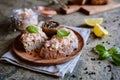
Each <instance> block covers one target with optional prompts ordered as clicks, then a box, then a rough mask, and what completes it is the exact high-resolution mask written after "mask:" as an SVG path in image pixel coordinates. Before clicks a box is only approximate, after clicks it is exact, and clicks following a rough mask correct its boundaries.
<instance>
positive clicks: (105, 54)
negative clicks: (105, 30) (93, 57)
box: [94, 44, 110, 59]
mask: <svg viewBox="0 0 120 80" xmlns="http://www.w3.org/2000/svg"><path fill="white" fill-rule="evenodd" d="M94 51H95V52H96V53H98V54H99V58H100V59H107V58H109V57H110V54H109V52H108V51H107V50H106V48H105V46H104V45H102V44H98V45H96V47H95V48H94Z"/></svg>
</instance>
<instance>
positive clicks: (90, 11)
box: [80, 0, 120, 15]
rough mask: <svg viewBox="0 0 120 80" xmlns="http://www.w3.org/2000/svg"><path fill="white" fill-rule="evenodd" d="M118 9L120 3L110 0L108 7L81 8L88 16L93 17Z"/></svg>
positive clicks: (86, 6) (88, 6)
mask: <svg viewBox="0 0 120 80" xmlns="http://www.w3.org/2000/svg"><path fill="white" fill-rule="evenodd" d="M118 7H120V3H117V2H114V1H113V0H108V4H106V5H94V6H91V5H85V6H82V7H81V8H80V11H81V12H83V13H85V14H87V15H91V14H96V13H100V12H103V11H107V10H111V9H114V8H118Z"/></svg>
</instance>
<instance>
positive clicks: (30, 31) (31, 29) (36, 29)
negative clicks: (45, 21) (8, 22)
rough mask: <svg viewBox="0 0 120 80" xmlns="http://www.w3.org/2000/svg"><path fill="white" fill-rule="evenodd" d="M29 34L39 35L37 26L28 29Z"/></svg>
mask: <svg viewBox="0 0 120 80" xmlns="http://www.w3.org/2000/svg"><path fill="white" fill-rule="evenodd" d="M26 30H27V31H28V32H29V33H39V30H38V28H37V27H36V26H33V25H30V26H28V27H27V28H26Z"/></svg>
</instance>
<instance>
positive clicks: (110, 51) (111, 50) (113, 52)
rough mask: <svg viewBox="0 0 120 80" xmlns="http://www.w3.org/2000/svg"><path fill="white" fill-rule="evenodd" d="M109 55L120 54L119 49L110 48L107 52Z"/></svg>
mask: <svg viewBox="0 0 120 80" xmlns="http://www.w3.org/2000/svg"><path fill="white" fill-rule="evenodd" d="M108 51H109V53H110V54H116V53H119V52H120V49H119V48H118V47H112V48H111V49H109V50H108Z"/></svg>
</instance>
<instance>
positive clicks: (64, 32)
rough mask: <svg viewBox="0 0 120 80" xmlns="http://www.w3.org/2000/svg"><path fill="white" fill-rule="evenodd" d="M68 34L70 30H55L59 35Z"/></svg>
mask: <svg viewBox="0 0 120 80" xmlns="http://www.w3.org/2000/svg"><path fill="white" fill-rule="evenodd" d="M69 34H70V32H68V31H66V30H58V31H57V35H58V36H59V37H65V36H68V35H69Z"/></svg>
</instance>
